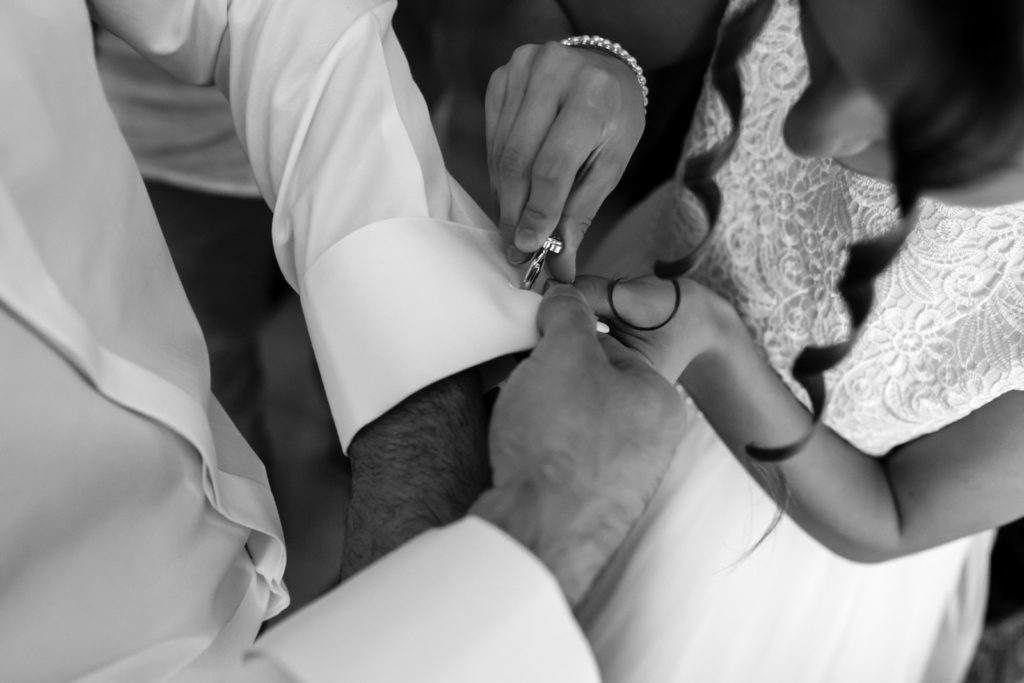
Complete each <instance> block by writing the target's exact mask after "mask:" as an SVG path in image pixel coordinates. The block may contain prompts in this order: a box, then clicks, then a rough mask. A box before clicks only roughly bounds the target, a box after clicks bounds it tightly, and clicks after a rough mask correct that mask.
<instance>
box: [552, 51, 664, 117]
mask: <svg viewBox="0 0 1024 683" xmlns="http://www.w3.org/2000/svg"><path fill="white" fill-rule="evenodd" d="M561 42H562V45H564V46H566V47H583V48H588V49H591V50H597V51H598V52H603V53H605V54H608V55H611V56H612V57H615V58H616V59H618V60H619V61H621V62H622V63H623V64H625V65H626V66H627V67H629V69H630V70H631V71H632V72H633V76H634V77H635V78H636V83H637V86H639V88H640V94H641V95H642V96H643V101H644V111H645V112H646V111H647V95H648V93H649V90H648V88H647V77H646V76H644V70H643V68H642V67H641V66H640V64H639V62H637V61H636V58H635V57H633V55H631V54H630V53H629V52H628V51H627V50H626V49H625V48H624V47H622V46H621V45H619V44H618V43H616V42H613V41H611V40H608V39H607V38H602V37H601V36H570V37H568V38H564V39H562V41H561Z"/></svg>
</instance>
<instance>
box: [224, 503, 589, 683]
mask: <svg viewBox="0 0 1024 683" xmlns="http://www.w3.org/2000/svg"><path fill="white" fill-rule="evenodd" d="M456 558H457V559H456ZM267 664H270V665H272V666H266V665H267ZM255 671H260V672H261V675H263V676H264V678H260V679H259V680H261V681H262V680H267V681H270V680H275V678H274V676H273V674H270V675H267V674H266V673H263V672H273V671H276V672H277V673H278V677H277V679H276V680H278V681H289V682H292V683H327V682H329V681H330V682H332V683H333V682H336V681H358V682H359V683H393V682H397V681H418V682H420V683H480V682H481V681H487V682H488V683H523V682H524V681H530V682H531V683H547V682H550V683H585V682H586V683H591V682H593V683H596V682H597V681H598V680H599V679H600V677H599V675H598V670H597V665H596V663H595V661H594V658H593V655H592V653H591V651H590V649H589V646H588V645H587V642H586V639H585V638H584V636H583V634H582V632H581V631H580V629H579V627H578V626H577V625H576V622H575V620H574V619H573V616H572V613H571V612H570V610H569V607H568V605H567V604H566V602H565V600H564V599H563V597H562V593H561V590H560V589H559V587H558V584H557V582H556V581H555V579H554V578H553V577H552V576H551V574H550V573H548V572H547V570H546V569H545V568H544V567H543V565H541V563H540V562H539V561H538V560H536V558H534V557H533V556H532V555H530V554H529V553H527V552H525V551H524V550H523V548H522V547H520V546H519V545H518V543H516V542H515V541H513V540H512V539H511V538H509V537H508V536H506V535H505V534H504V533H503V532H501V531H499V530H498V529H497V528H495V527H493V526H491V525H490V524H488V523H486V522H484V521H482V520H480V519H478V518H476V517H468V518H466V519H464V520H462V521H460V522H458V523H456V524H454V525H452V526H450V527H447V528H444V529H438V530H434V531H429V532H427V533H425V534H422V535H421V536H419V537H417V538H416V539H414V540H412V541H411V542H409V543H407V544H406V545H404V546H402V547H401V548H399V549H398V550H396V551H395V552H393V553H391V554H390V555H387V556H385V557H384V558H383V559H381V560H379V561H378V562H377V563H375V564H373V565H371V566H370V567H369V568H368V569H366V570H364V571H363V572H362V573H360V574H357V575H356V576H354V577H353V578H352V579H350V580H349V581H346V582H345V583H343V584H342V585H341V586H339V587H338V588H336V589H334V590H333V591H332V592H331V593H329V594H327V595H326V596H324V597H323V598H321V599H319V600H317V601H316V602H314V603H313V604H312V605H310V606H309V607H306V608H305V609H303V610H302V611H300V612H298V613H297V614H295V615H293V616H292V617H290V618H289V619H287V620H285V621H284V622H282V623H281V624H280V625H278V626H276V627H274V628H273V629H271V630H270V631H269V632H268V633H267V634H266V635H265V636H264V637H263V638H261V639H260V640H259V641H257V643H256V647H255V650H254V652H253V654H252V655H251V656H250V658H249V659H248V661H247V665H246V666H244V667H243V669H242V678H241V679H240V680H245V681H247V682H249V683H252V681H254V680H255V674H254V672H255Z"/></svg>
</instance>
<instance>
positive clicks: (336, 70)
mask: <svg viewBox="0 0 1024 683" xmlns="http://www.w3.org/2000/svg"><path fill="white" fill-rule="evenodd" d="M90 9H91V10H92V12H93V18H95V19H96V20H97V21H98V22H100V23H101V24H104V25H106V26H107V27H108V28H110V29H111V30H112V31H114V32H116V33H118V34H119V35H120V36H121V37H122V38H124V39H125V40H127V41H128V42H129V43H131V44H132V45H133V46H134V47H136V48H137V49H138V50H140V51H141V52H143V53H145V54H147V55H149V56H151V57H152V58H154V59H157V60H158V61H160V62H161V64H162V65H163V66H164V67H166V68H168V69H170V70H172V71H175V72H176V73H178V74H179V75H183V76H187V77H189V78H190V79H192V80H194V81H196V82H208V81H211V80H214V79H216V81H217V82H218V83H219V84H220V85H221V86H222V87H223V88H225V89H226V90H228V91H229V92H230V96H231V99H232V106H233V116H234V119H235V121H236V123H237V124H238V125H239V126H240V129H241V133H242V139H243V141H244V144H245V146H246V149H247V153H248V155H249V157H250V159H251V160H252V162H253V164H254V168H255V175H256V177H257V179H258V181H259V184H260V186H261V189H262V191H263V192H264V193H265V195H266V196H267V197H268V198H270V200H271V201H272V203H273V204H274V208H275V228H274V236H275V240H276V246H277V253H278V257H279V260H280V263H281V265H282V267H283V269H284V271H285V273H286V275H287V276H288V278H289V279H290V281H291V282H292V284H293V285H294V286H295V287H296V288H297V289H298V290H299V292H300V294H301V296H302V298H303V305H304V306H305V307H306V309H307V310H308V311H310V314H311V315H310V317H311V319H312V320H313V330H312V334H313V337H314V339H315V340H316V344H317V351H318V354H319V357H320V361H321V363H322V365H323V366H324V367H325V368H327V370H326V371H325V380H326V382H327V384H328V386H329V387H330V393H331V399H332V404H333V410H334V414H335V417H336V419H337V423H338V426H339V430H340V432H341V434H342V437H343V439H344V440H345V442H346V443H347V441H348V440H349V439H350V438H351V437H352V435H353V434H354V433H355V432H356V431H357V430H358V429H359V428H360V427H362V426H363V425H364V424H366V422H368V421H370V420H372V419H374V418H375V417H377V416H379V415H380V414H381V413H382V412H384V411H385V410H387V409H388V408H389V407H390V406H392V405H394V404H395V403H396V402H398V401H399V400H401V399H402V398H403V397H404V396H406V395H408V394H410V393H412V392H414V391H415V390H417V389H418V388H420V387H422V386H424V385H426V384H429V383H431V382H433V381H435V380H437V379H440V378H441V377H444V376H446V375H447V374H450V373H451V372H452V371H454V370H460V369H462V368H464V367H468V366H471V365H474V364H476V363H478V362H481V361H484V360H488V359H489V358H494V357H497V356H501V355H503V354H506V353H508V352H511V351H516V350H520V349H524V348H528V347H529V346H530V345H531V344H532V343H533V341H534V339H535V336H536V332H535V327H534V314H535V311H536V306H537V302H538V301H539V297H537V295H536V294H531V293H526V292H520V291H518V290H516V289H514V288H513V287H510V286H509V284H510V281H514V280H515V273H513V272H511V270H510V269H509V268H508V266H507V265H505V264H504V261H503V259H502V258H501V253H500V250H499V249H498V248H497V237H496V235H495V234H494V233H493V229H492V228H491V226H490V225H489V223H488V222H487V221H486V219H485V218H483V216H482V214H481V213H480V212H479V210H478V209H477V208H476V207H474V206H473V205H472V204H471V203H470V202H469V201H468V200H467V199H465V197H464V195H463V194H462V192H461V190H460V189H459V188H458V187H456V186H455V185H454V183H452V182H451V181H450V180H449V178H448V176H447V174H446V172H445V171H444V167H443V164H442V162H441V157H440V154H439V153H438V151H437V146H436V143H435V141H434V140H433V137H432V133H431V131H430V124H429V118H428V115H427V112H426V109H425V107H424V106H423V103H422V101H421V99H420V97H419V95H418V92H417V91H416V89H415V86H414V85H413V84H412V81H411V79H410V77H409V74H408V69H407V66H406V64H405V62H404V57H403V55H402V53H401V50H400V48H399V47H398V45H397V43H396V42H395V39H394V37H393V35H392V34H391V32H390V29H389V21H390V16H391V12H392V11H393V9H394V4H393V3H385V2H375V1H372V0H365V1H362V2H345V1H344V0H342V1H337V0H331V1H330V2H324V1H320V0H289V1H287V2H273V1H270V0H266V1H262V0H254V1H252V2H229V1H228V0H123V1H122V0H95V1H94V2H91V3H88V5H87V3H86V2H84V1H83V0H52V1H47V2H37V1H36V0H12V1H9V2H4V3H3V4H2V6H0V92H3V106H0V354H2V355H0V401H2V403H3V410H2V411H0V466H2V468H3V476H2V477H0V680H4V681H19V682H20V681H69V680H81V681H103V682H108V681H125V682H132V683H137V682H138V681H160V680H169V679H174V680H215V681H222V680H225V679H226V676H227V672H228V670H230V669H231V668H232V667H236V668H237V666H238V665H239V663H240V662H241V658H242V655H243V653H244V652H245V651H246V649H247V648H249V647H250V646H251V645H252V642H253V639H254V637H255V635H256V632H257V629H258V628H259V625H260V623H261V621H262V620H263V619H264V618H265V617H267V616H270V615H273V614H276V613H277V612H279V611H280V610H281V609H282V608H283V607H284V606H285V605H286V604H287V594H286V591H285V589H284V587H283V585H282V583H281V577H282V572H283V569H284V564H285V551H284V545H283V541H282V535H281V529H280V523H279V521H278V518H277V513H276V510H275V508H274V504H273V499H272V497H271V495H270V491H269V488H268V486H267V479H266V475H265V473H264V470H263V467H262V465H261V464H260V462H259V460H258V459H257V458H256V457H255V455H254V454H253V453H252V451H251V450H250V449H249V447H248V446H247V445H246V444H245V442H244V440H243V439H242V438H241V436H240V435H239V434H238V433H237V431H236V430H235V429H234V427H233V426H232V425H231V424H230V422H229V421H228V419H227V417H226V416H225V415H224V413H223V411H222V410H221V408H220V406H219V405H218V404H217V402H216V401H215V400H214V399H213V398H212V396H211V395H210V392H209V371H208V367H207V361H206V349H205V346H204V343H203V339H202V335H201V333H200V330H199V327H198V324H197V323H196V320H195V317H194V315H193V314H192V311H191V310H190V308H189V306H188V303H187V301H186V299H185V295H184V292H183V291H182V288H181V285H180V283H179V281H178V278H177V276H176V274H175V272H174V269H173V265H172V263H171V260H170V256H169V254H168V253H167V250H166V247H165V245H164V244H163V241H162V237H161V235H160V231H159V228H158V226H157V223H156V218H155V217H154V215H153V210H152V208H151V206H150V204H149V201H148V199H147V197H146V193H145V189H144V187H143V184H142V181H141V178H140V177H139V174H138V171H137V169H136V167H135V164H134V162H133V159H132V157H131V155H130V153H129V151H128V149H127V147H126V145H125V143H124V140H123V139H122V138H121V136H120V133H119V132H118V129H117V125H116V123H115V121H114V118H113V116H112V115H111V112H110V109H109V107H108V106H107V103H106V101H105V100H104V97H103V93H102V90H101V88H100V82H99V78H98V76H97V73H96V65H95V61H94V56H93V45H92V41H91V30H90V25H89V20H90V15H89V10H90ZM460 259H461V260H464V261H465V262H466V263H465V264H464V267H459V266H462V265H463V264H462V262H461V261H460ZM349 268H351V269H352V270H351V271H348V270H347V269H349ZM341 269H345V270H346V272H341ZM370 302H372V303H370ZM431 309H432V310H435V311H436V313H437V318H436V320H437V321H438V322H434V323H433V324H431V319H430V317H429V316H430V314H429V310H431ZM409 320H412V324H413V325H416V326H417V327H418V328H417V329H415V330H413V329H411V328H410V327H409V325H408V324H407V321H409ZM378 326H379V327H378ZM382 340H386V341H387V342H388V343H387V344H384V343H383V341H382ZM410 365H415V366H416V372H410V369H409V367H410ZM353 368H355V369H354V370H353ZM360 383H362V385H360ZM364 392H365V393H364ZM480 547H486V548H488V554H487V556H481V555H480V554H478V552H477V550H478V549H479V548H480ZM438 552H440V555H438V554H437V553H438ZM389 562H390V564H389V565H388V567H389V569H388V570H387V571H380V570H377V569H375V568H372V569H371V570H369V571H368V572H366V573H365V574H364V575H363V576H362V577H361V578H360V583H359V587H360V588H359V592H358V594H357V595H353V593H351V592H346V591H344V590H343V591H341V592H339V593H337V594H336V595H334V596H332V600H331V601H330V609H328V610H327V612H328V614H329V615H335V617H336V622H331V618H332V617H330V616H328V617H324V616H323V615H324V611H323V610H320V611H318V612H317V613H316V614H318V615H319V616H320V619H318V620H317V623H316V628H317V629H318V630H319V629H328V630H329V629H330V628H332V626H331V624H332V623H336V624H337V628H338V629H339V631H338V632H339V633H340V632H343V631H344V629H348V630H349V632H352V631H353V630H354V629H355V628H356V627H355V626H353V624H358V623H361V622H362V621H364V620H368V619H370V618H372V619H376V620H377V622H378V623H379V622H381V621H382V620H391V621H392V622H393V623H395V624H399V623H406V620H408V623H409V624H410V626H409V628H408V630H407V631H405V632H404V635H406V636H409V637H412V635H413V634H415V633H416V628H415V625H416V624H420V625H421V628H422V629H429V630H431V631H432V632H434V633H435V636H436V640H435V641H433V642H434V643H442V644H444V645H445V647H446V648H447V650H445V652H444V653H441V654H440V655H439V653H433V654H434V655H439V656H438V658H437V659H441V660H444V661H446V662H447V663H448V665H449V668H447V669H445V668H443V667H439V668H438V671H437V672H431V671H428V670H423V671H421V672H419V674H420V675H419V676H418V678H417V680H436V679H432V678H431V676H432V675H435V674H436V675H441V674H443V673H444V672H445V671H450V670H453V669H459V667H462V668H461V669H460V670H462V671H463V672H464V673H465V675H466V677H467V678H466V680H471V679H472V678H473V676H475V679H476V680H487V679H489V678H490V674H491V672H490V671H489V670H486V667H485V665H486V664H487V663H486V662H485V661H483V660H482V659H481V658H480V657H478V656H477V654H478V653H480V652H492V653H495V656H497V653H498V652H499V651H503V650H502V649H503V648H508V650H507V651H505V655H504V659H502V658H498V659H496V661H499V662H502V665H503V666H506V667H507V671H508V672H509V673H508V675H509V676H511V678H510V679H509V680H513V679H515V677H516V676H517V675H519V674H518V673H517V672H527V674H528V675H531V676H532V675H533V674H534V673H535V672H537V671H548V670H550V671H552V672H555V673H556V674H557V678H550V679H549V680H552V681H554V680H573V679H574V678H578V679H579V680H594V678H595V676H596V674H595V669H594V665H593V660H592V658H591V657H590V655H589V650H588V649H587V647H586V645H585V642H584V641H583V639H582V636H581V634H580V633H579V630H578V629H577V627H576V626H575V622H574V621H573V620H572V617H571V615H570V614H569V611H568V609H567V607H566V605H565V604H564V601H562V600H561V596H560V595H559V593H558V591H557V587H556V586H555V584H554V582H553V579H552V578H551V577H550V576H549V575H547V574H546V572H545V571H544V570H543V568H541V567H540V566H539V565H538V564H537V563H536V561H535V560H534V559H533V558H532V557H531V556H529V555H528V554H527V553H525V552H524V551H523V550H522V549H521V548H519V547H518V546H517V545H515V544H514V543H513V542H512V541H510V540H509V539H508V538H506V537H505V536H504V535H503V534H501V533H500V532H498V531H497V530H495V529H493V528H491V527H488V526H486V525H483V524H482V523H480V522H479V521H475V522H474V521H469V522H464V523H462V524H461V525H459V526H457V527H455V528H452V529H447V530H444V531H440V532H436V533H434V534H431V535H430V536H428V537H426V538H424V539H421V540H419V541H417V543H416V544H415V545H414V546H413V547H412V548H411V549H410V550H409V551H408V552H406V551H400V552H399V554H397V555H396V556H395V557H394V558H392V559H391V560H389ZM443 563H454V564H455V565H456V566H455V568H454V569H453V570H452V571H453V575H459V576H466V577H470V576H472V577H474V579H475V580H474V581H473V582H470V583H465V585H461V586H456V585H453V584H452V583H450V582H449V583H445V582H444V581H443V580H441V577H439V576H438V574H439V573H440V571H441V570H440V566H441V565H442V564H443ZM375 577H376V578H375ZM394 584H398V586H400V587H401V590H405V591H407V593H408V595H409V596H415V595H416V594H421V595H422V596H424V597H425V598H429V601H428V602H426V603H423V605H419V604H417V603H416V602H415V601H414V600H412V599H411V598H410V599H409V600H408V601H407V602H405V603H400V602H395V601H394V600H393V599H391V598H392V597H393V596H394V595H398V594H400V591H399V592H396V590H397V589H395V588H394ZM353 600H355V602H353ZM357 603H358V604H357ZM512 603H514V604H516V605H517V607H518V608H517V609H514V610H509V609H508V608H509V606H510V604H512ZM350 604H356V608H354V610H353V611H349V610H348V609H347V606H348V605H350ZM439 604H444V605H446V606H447V607H448V609H450V610H451V612H452V614H458V613H460V610H462V609H463V608H465V607H466V606H467V605H468V608H469V611H468V612H466V614H479V613H480V611H481V610H484V609H486V608H487V606H488V605H492V606H493V607H494V608H495V610H494V614H493V615H492V617H491V618H490V619H488V620H482V622H481V623H473V624H471V625H468V624H467V623H466V621H465V620H462V621H460V620H458V619H447V620H445V619H439V618H438V615H437V614H436V609H437V606H438V605H439ZM421 606H422V607H423V609H420V607H421ZM428 607H429V608H430V609H427V608H428ZM367 609H368V610H375V611H373V613H372V614H371V615H366V614H364V613H362V611H363V610H367ZM431 610H433V611H431ZM501 610H506V611H504V612H502V611H501ZM325 618H326V619H327V622H328V623H327V625H326V626H325V625H324V621H323V619H325ZM306 621H307V619H306V618H303V617H301V616H300V617H299V618H298V619H297V620H296V621H295V622H293V623H289V622H286V623H285V624H283V625H282V626H281V627H280V628H281V629H282V631H281V632H282V634H284V633H294V634H298V635H296V636H294V637H293V640H298V641H300V642H301V641H302V640H303V639H304V636H303V624H304V623H306ZM423 624H426V625H425V626H423ZM524 624H529V625H531V627H530V628H525V627H524ZM307 628H308V627H307ZM492 629H494V630H492ZM496 633H497V634H500V635H501V636H502V637H498V638H495V637H494V634H496ZM315 635H316V636H317V637H318V638H322V637H323V636H324V631H319V632H318V633H317V634H315ZM377 635H378V636H379V638H380V639H381V641H380V642H381V643H383V644H385V645H387V644H389V643H390V645H391V646H392V647H394V648H395V649H397V650H399V651H405V650H409V651H414V650H415V647H417V645H416V644H415V643H412V644H410V643H408V642H405V641H404V640H402V637H403V636H402V635H400V634H398V633H397V632H396V631H393V630H392V631H388V632H381V633H379V634H377ZM283 637H284V636H283V635H282V638H283ZM310 638H312V636H310ZM389 639H390V640H389ZM310 642H313V641H310ZM456 643H458V644H459V645H460V647H456V646H455V645H454V644H456ZM478 643H480V645H479V648H478ZM356 645H358V648H360V649H352V648H351V647H349V646H347V644H346V642H344V640H339V641H335V642H333V643H332V647H331V648H330V649H327V650H326V651H324V648H321V649H320V650H318V652H317V654H319V655H322V658H321V659H316V660H315V661H310V662H307V665H308V666H305V667H304V668H302V670H295V669H294V667H292V668H291V672H292V674H293V676H295V677H297V679H298V680H301V677H303V676H304V677H306V678H307V679H308V680H338V679H341V680H347V679H346V678H345V676H346V671H347V670H348V669H347V668H346V667H349V666H353V664H352V662H358V661H360V657H371V658H374V660H375V663H376V664H379V665H381V666H385V667H386V666H387V665H388V663H389V662H392V661H394V660H393V659H387V658H384V659H380V658H378V657H377V656H376V655H375V654H374V653H372V652H370V651H369V650H368V649H367V648H366V647H365V642H361V643H357V644H356ZM275 652H276V650H275V647H274V645H273V644H272V643H271V644H268V645H267V646H266V648H264V650H263V656H264V657H271V658H273V657H275V656H276V655H275ZM525 653H530V655H529V656H528V655H526V654H525ZM533 655H536V659H535V660H532V661H531V660H530V658H529V657H530V656H533ZM449 656H450V657H451V659H450V660H449V659H446V657H449ZM282 657H285V655H282ZM282 661H284V659H282ZM429 661H431V662H433V661H436V660H429ZM517 666H522V667H525V668H522V669H517V668H516V667H517ZM480 667H485V670H480ZM285 668H288V667H285ZM353 670H356V669H353ZM445 680H448V679H445ZM520 680H522V677H521V676H520Z"/></svg>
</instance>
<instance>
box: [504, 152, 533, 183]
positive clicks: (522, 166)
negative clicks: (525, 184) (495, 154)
mask: <svg viewBox="0 0 1024 683" xmlns="http://www.w3.org/2000/svg"><path fill="white" fill-rule="evenodd" d="M527 164H528V161H527V159H526V155H525V154H523V153H522V152H521V151H520V150H519V148H518V147H516V146H515V145H509V146H508V147H506V148H505V150H504V151H503V152H502V153H501V158H499V159H498V175H500V176H501V177H502V178H507V179H520V178H525V177H526V175H527V172H528V171H527Z"/></svg>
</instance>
